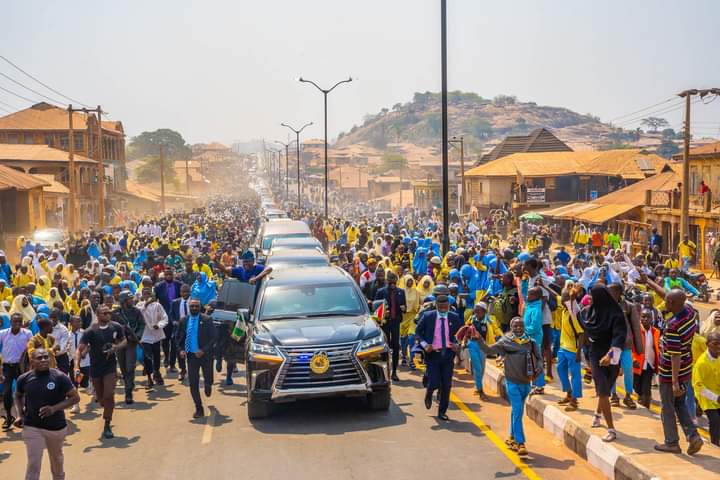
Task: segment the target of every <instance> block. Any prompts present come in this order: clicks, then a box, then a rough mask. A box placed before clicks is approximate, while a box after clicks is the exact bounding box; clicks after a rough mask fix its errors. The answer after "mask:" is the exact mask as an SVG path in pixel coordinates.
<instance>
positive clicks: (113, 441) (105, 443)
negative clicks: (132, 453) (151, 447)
mask: <svg viewBox="0 0 720 480" xmlns="http://www.w3.org/2000/svg"><path fill="white" fill-rule="evenodd" d="M138 440H140V435H135V436H134V437H130V438H128V437H115V438H110V439H101V440H100V443H99V444H97V445H90V446H89V447H85V448H84V449H83V453H88V452H91V451H93V450H97V449H100V448H128V447H130V445H132V444H133V443H137V442H138Z"/></svg>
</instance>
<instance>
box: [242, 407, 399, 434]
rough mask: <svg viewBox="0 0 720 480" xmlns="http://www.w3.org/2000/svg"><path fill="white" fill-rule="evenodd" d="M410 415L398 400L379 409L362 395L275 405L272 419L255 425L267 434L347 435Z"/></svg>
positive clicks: (397, 422)
mask: <svg viewBox="0 0 720 480" xmlns="http://www.w3.org/2000/svg"><path fill="white" fill-rule="evenodd" d="M408 416H409V414H407V413H405V412H404V411H403V410H402V409H401V408H400V406H399V405H398V404H396V403H395V402H392V403H391V404H390V409H389V410H388V411H387V412H376V411H371V410H370V409H368V407H367V405H366V404H365V401H364V399H361V398H322V399H313V400H301V401H297V402H292V403H285V404H278V405H274V406H273V411H272V415H271V417H270V418H268V419H263V420H254V421H252V425H253V427H255V429H256V430H258V431H260V432H262V433H267V434H283V435H284V434H300V435H343V434H345V433H348V432H357V431H367V430H375V429H378V428H386V427H392V426H398V425H405V424H406V423H407V417H408Z"/></svg>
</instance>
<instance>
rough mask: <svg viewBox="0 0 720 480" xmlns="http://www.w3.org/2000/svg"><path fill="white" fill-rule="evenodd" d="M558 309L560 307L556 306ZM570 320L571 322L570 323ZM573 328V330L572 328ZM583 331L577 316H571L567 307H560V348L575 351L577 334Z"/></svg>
mask: <svg viewBox="0 0 720 480" xmlns="http://www.w3.org/2000/svg"><path fill="white" fill-rule="evenodd" d="M558 310H560V308H558ZM571 322H572V324H571ZM573 328H574V329H575V330H573ZM576 333H577V335H580V334H581V333H583V328H582V326H581V325H580V322H578V320H577V318H572V317H571V316H570V312H568V310H567V308H564V307H563V308H562V328H561V329H560V348H562V349H563V350H565V351H568V352H572V353H576V352H577V335H576Z"/></svg>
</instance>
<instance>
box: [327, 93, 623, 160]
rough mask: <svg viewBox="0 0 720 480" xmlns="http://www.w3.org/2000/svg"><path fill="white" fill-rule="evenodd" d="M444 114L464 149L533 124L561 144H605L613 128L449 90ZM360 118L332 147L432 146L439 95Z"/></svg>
mask: <svg viewBox="0 0 720 480" xmlns="http://www.w3.org/2000/svg"><path fill="white" fill-rule="evenodd" d="M448 114H449V119H450V124H449V134H450V136H451V137H452V136H453V135H463V136H464V137H465V139H466V142H467V144H468V150H469V151H470V152H472V151H478V150H480V149H481V148H482V146H483V144H486V143H493V140H497V139H500V138H503V137H505V136H507V135H526V134H527V133H529V132H530V131H532V130H533V129H535V128H538V127H546V128H549V129H550V130H551V131H553V133H555V134H556V135H557V136H558V137H559V138H560V139H562V140H563V141H565V142H567V143H570V144H576V145H580V144H585V145H587V146H588V147H589V146H591V145H599V144H602V143H606V142H607V141H608V140H609V139H610V137H612V135H611V134H613V132H614V129H613V127H611V126H610V125H607V124H604V123H602V122H600V120H599V119H598V118H596V117H593V116H591V115H583V114H579V113H576V112H573V111H571V110H568V109H567V108H559V107H547V106H541V105H538V104H536V103H534V102H521V101H519V100H517V98H515V97H513V96H507V95H500V96H497V97H495V98H494V99H492V100H490V99H486V98H482V97H481V96H479V95H477V94H475V93H467V92H450V93H449V94H448ZM363 120H364V121H363V124H362V125H361V126H353V128H352V129H350V131H349V132H345V133H342V134H340V135H339V136H338V141H337V146H347V145H353V144H365V145H370V146H373V147H375V148H378V149H384V148H385V147H386V146H387V145H388V144H390V143H397V142H406V143H412V144H415V145H422V146H429V145H437V142H438V139H439V137H440V134H441V115H440V94H439V93H431V92H425V93H415V95H414V97H413V99H412V101H411V102H408V103H404V104H402V103H397V104H395V105H394V106H393V107H392V109H387V108H383V109H382V110H381V111H380V112H379V113H378V114H376V115H367V116H366V117H365V118H364V119H363Z"/></svg>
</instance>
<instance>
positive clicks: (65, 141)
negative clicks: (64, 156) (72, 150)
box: [60, 133, 69, 150]
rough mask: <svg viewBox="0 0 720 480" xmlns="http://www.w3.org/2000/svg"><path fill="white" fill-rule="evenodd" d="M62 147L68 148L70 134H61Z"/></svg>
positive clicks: (63, 148)
mask: <svg viewBox="0 0 720 480" xmlns="http://www.w3.org/2000/svg"><path fill="white" fill-rule="evenodd" d="M60 148H61V149H62V150H68V148H69V146H68V134H67V133H61V134H60Z"/></svg>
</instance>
